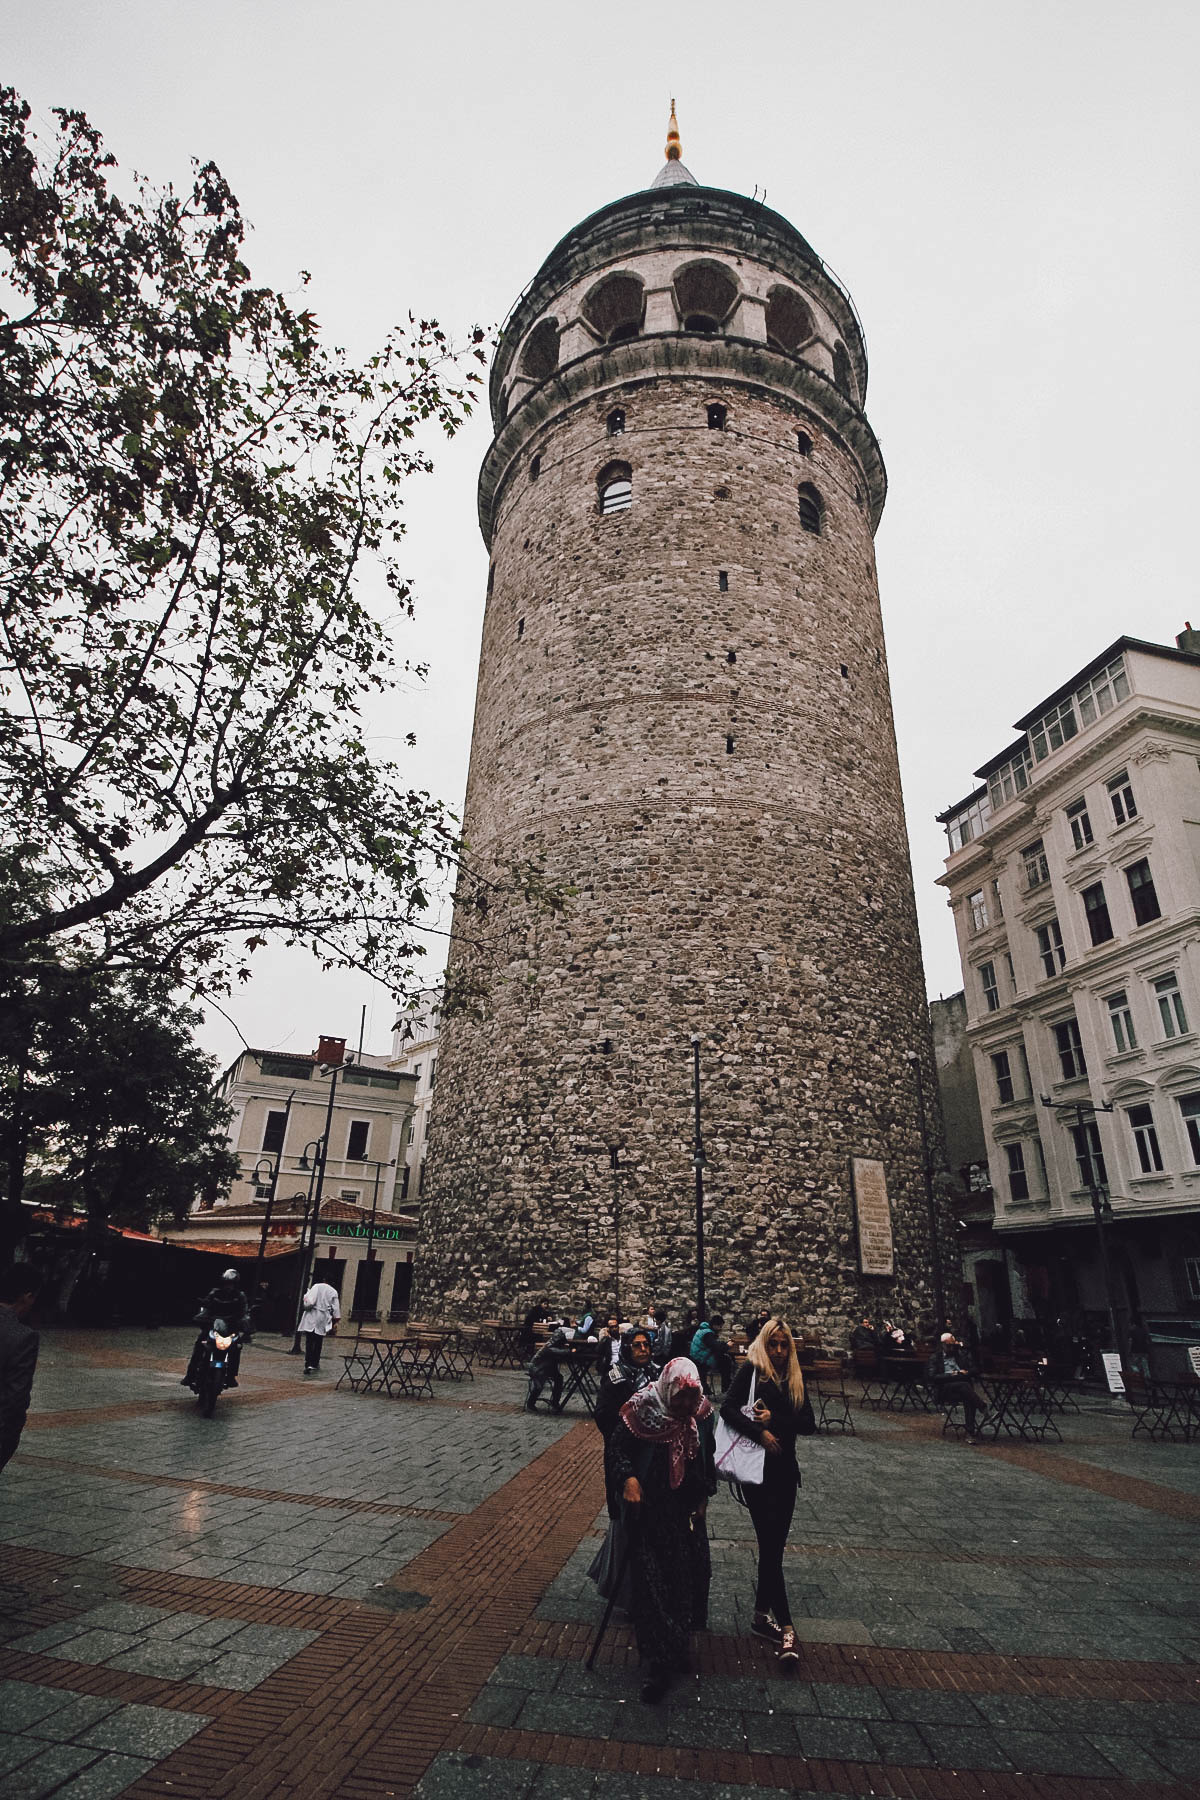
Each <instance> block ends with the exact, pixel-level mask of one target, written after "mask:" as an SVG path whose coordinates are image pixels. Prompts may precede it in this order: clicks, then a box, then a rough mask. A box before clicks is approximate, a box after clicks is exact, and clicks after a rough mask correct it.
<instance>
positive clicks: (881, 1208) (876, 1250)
mask: <svg viewBox="0 0 1200 1800" xmlns="http://www.w3.org/2000/svg"><path fill="white" fill-rule="evenodd" d="M850 1180H851V1182H852V1184H853V1187H854V1213H855V1218H856V1220H857V1223H858V1266H859V1269H860V1271H861V1272H862V1274H864V1275H894V1274H895V1273H896V1264H895V1258H894V1255H893V1251H892V1207H891V1202H890V1201H889V1199H888V1191H887V1177H886V1175H885V1174H884V1169H883V1164H882V1163H881V1162H876V1161H875V1159H874V1158H873V1157H869V1156H852V1157H851V1158H850Z"/></svg>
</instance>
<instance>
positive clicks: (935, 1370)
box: [925, 1331, 987, 1444]
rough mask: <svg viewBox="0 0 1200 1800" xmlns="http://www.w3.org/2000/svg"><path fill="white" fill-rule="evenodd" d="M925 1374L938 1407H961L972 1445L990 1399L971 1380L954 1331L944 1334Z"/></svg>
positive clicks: (968, 1437) (965, 1358) (961, 1347)
mask: <svg viewBox="0 0 1200 1800" xmlns="http://www.w3.org/2000/svg"><path fill="white" fill-rule="evenodd" d="M925 1372H926V1374H927V1376H928V1378H929V1384H930V1386H931V1387H932V1388H933V1394H934V1399H935V1400H936V1401H937V1402H938V1405H939V1406H955V1405H959V1404H961V1406H962V1409H963V1412H964V1414H965V1415H966V1421H967V1442H968V1443H969V1444H973V1443H974V1442H975V1428H976V1425H977V1423H978V1419H979V1414H980V1413H985V1412H986V1411H987V1398H986V1396H985V1395H984V1394H982V1393H981V1392H980V1390H979V1389H978V1388H977V1387H976V1386H975V1384H974V1382H973V1381H972V1380H971V1370H970V1369H969V1367H968V1365H967V1353H966V1351H965V1350H964V1349H963V1346H962V1345H961V1344H960V1343H959V1341H958V1339H957V1338H956V1337H955V1335H954V1333H953V1332H952V1331H943V1333H942V1336H941V1342H940V1343H939V1344H938V1347H937V1349H936V1350H935V1351H934V1353H933V1355H932V1356H931V1357H930V1358H929V1362H928V1365H927V1367H926V1371H925Z"/></svg>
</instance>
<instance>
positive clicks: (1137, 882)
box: [1125, 856, 1162, 925]
mask: <svg viewBox="0 0 1200 1800" xmlns="http://www.w3.org/2000/svg"><path fill="white" fill-rule="evenodd" d="M1125 879H1126V881H1127V882H1128V883H1129V898H1130V899H1131V900H1132V901H1133V916H1134V918H1135V919H1136V920H1137V923H1138V924H1139V925H1149V924H1150V922H1151V920H1152V919H1160V918H1161V917H1162V908H1161V907H1160V906H1159V904H1158V895H1157V894H1156V893H1155V891H1154V877H1153V876H1152V875H1151V873H1150V864H1149V862H1148V861H1147V859H1146V858H1145V857H1144V856H1143V857H1142V858H1141V860H1140V861H1139V862H1135V863H1130V865H1129V867H1128V868H1127V869H1126V871H1125Z"/></svg>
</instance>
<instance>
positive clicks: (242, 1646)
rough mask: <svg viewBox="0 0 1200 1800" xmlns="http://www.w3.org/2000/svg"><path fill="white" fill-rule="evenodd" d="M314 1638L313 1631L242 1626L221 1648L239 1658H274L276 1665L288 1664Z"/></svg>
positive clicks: (269, 1626) (282, 1627)
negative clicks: (233, 1652) (279, 1663)
mask: <svg viewBox="0 0 1200 1800" xmlns="http://www.w3.org/2000/svg"><path fill="white" fill-rule="evenodd" d="M316 1636H317V1633H316V1632H315V1631H297V1630H293V1629H291V1628H290V1627H288V1626H284V1625H242V1626H240V1627H239V1629H238V1630H237V1631H236V1632H234V1634H233V1636H232V1637H230V1638H227V1639H226V1641H225V1644H224V1646H223V1648H224V1649H227V1650H232V1651H235V1652H236V1653H237V1654H238V1655H239V1656H259V1657H274V1658H275V1660H276V1662H277V1663H278V1662H290V1660H291V1658H292V1657H293V1656H296V1655H298V1653H299V1652H300V1651H301V1650H303V1649H304V1648H305V1647H306V1645H308V1644H311V1643H312V1642H313V1640H314V1638H316Z"/></svg>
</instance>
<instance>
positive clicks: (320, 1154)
mask: <svg viewBox="0 0 1200 1800" xmlns="http://www.w3.org/2000/svg"><path fill="white" fill-rule="evenodd" d="M352 1061H353V1058H352V1057H349V1056H348V1057H347V1058H346V1059H345V1062H343V1063H333V1064H324V1063H321V1064H318V1065H317V1066H318V1069H319V1071H320V1073H321V1074H323V1075H328V1076H329V1104H328V1106H327V1107H326V1108H325V1129H324V1131H323V1132H322V1134H321V1136H320V1137H319V1138H317V1139H315V1140H314V1143H313V1144H306V1145H305V1150H304V1155H303V1156H302V1157H301V1158H300V1167H301V1168H302V1169H303V1168H305V1167H307V1160H308V1152H309V1150H310V1149H314V1150H315V1156H314V1162H315V1174H316V1182H317V1185H316V1192H315V1193H314V1195H313V1205H312V1227H311V1229H310V1231H309V1234H308V1248H307V1250H305V1248H304V1243H303V1239H301V1245H300V1249H301V1256H300V1286H299V1289H298V1291H297V1294H296V1342H295V1345H294V1346H293V1349H294V1350H295V1351H297V1352H298V1350H299V1345H300V1315H301V1312H302V1310H303V1307H304V1292H305V1289H306V1288H307V1287H308V1272H309V1269H310V1267H311V1264H312V1259H313V1254H314V1252H315V1251H316V1247H317V1226H318V1224H319V1223H320V1219H321V1195H322V1193H323V1192H324V1189H325V1165H326V1163H327V1162H328V1161H329V1133H330V1131H331V1129H332V1127H333V1103H334V1099H335V1097H336V1095H337V1079H338V1075H339V1074H340V1073H341V1071H342V1069H343V1068H348V1067H349V1066H350V1063H351V1062H352Z"/></svg>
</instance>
